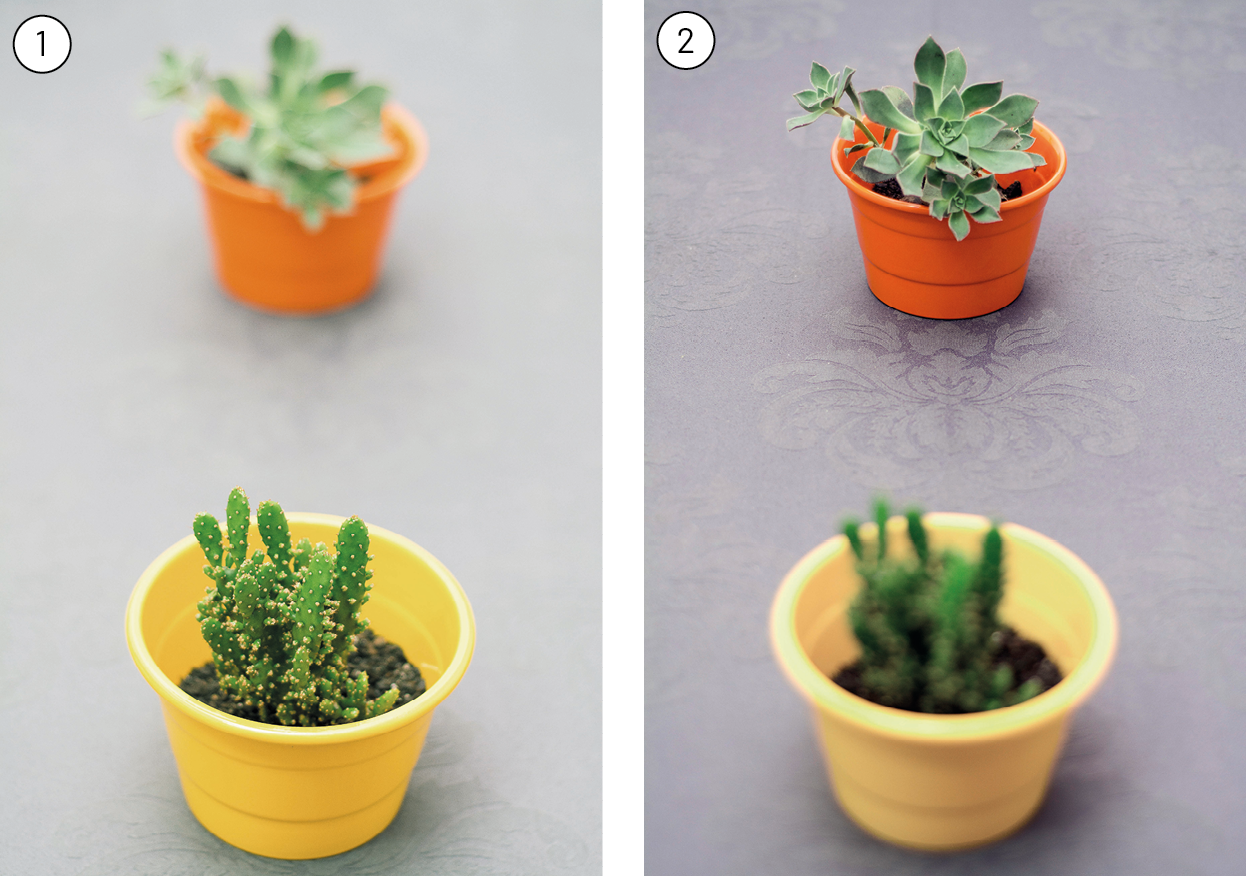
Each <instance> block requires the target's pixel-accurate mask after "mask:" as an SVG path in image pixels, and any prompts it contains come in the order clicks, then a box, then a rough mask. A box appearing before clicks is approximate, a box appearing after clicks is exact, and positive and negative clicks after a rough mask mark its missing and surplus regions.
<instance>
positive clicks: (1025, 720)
mask: <svg viewBox="0 0 1246 876" xmlns="http://www.w3.org/2000/svg"><path fill="white" fill-rule="evenodd" d="M922 519H923V520H924V521H925V523H926V525H927V526H928V527H929V528H931V529H965V530H971V531H976V532H985V531H986V529H987V528H988V527H989V526H990V521H989V520H987V518H985V517H983V516H981V515H978V514H961V513H953V512H933V513H929V514H926V515H924V516H923V518H922ZM862 529H863V531H864V530H865V527H864V526H863V527H862ZM1000 532H1001V534H1002V535H1003V536H1004V537H1005V538H1006V539H1007V540H1011V541H1017V542H1024V543H1027V544H1029V545H1031V546H1032V547H1036V548H1038V549H1039V550H1041V551H1043V552H1044V553H1046V554H1048V555H1049V556H1052V557H1054V558H1055V559H1056V560H1058V561H1059V562H1060V563H1061V564H1062V565H1063V566H1065V568H1067V569H1068V570H1069V571H1070V572H1072V573H1073V575H1074V576H1075V577H1076V578H1077V579H1078V581H1079V582H1080V583H1081V585H1082V587H1083V590H1084V592H1085V593H1086V595H1087V597H1088V598H1089V600H1090V603H1091V611H1092V613H1093V616H1094V633H1093V635H1092V638H1091V643H1090V648H1089V649H1088V652H1087V654H1086V656H1085V657H1083V658H1082V660H1081V662H1080V663H1078V664H1077V666H1075V667H1074V668H1073V671H1072V672H1069V673H1068V674H1066V675H1065V677H1064V679H1063V680H1062V681H1061V682H1060V683H1059V684H1057V685H1056V686H1055V687H1053V688H1051V689H1050V690H1048V691H1044V692H1043V693H1041V694H1039V695H1038V696H1036V697H1034V698H1033V699H1030V700H1026V701H1025V702H1024V703H1019V704H1018V705H1015V706H1008V707H1005V708H1001V709H994V710H992V711H989V712H971V713H968V714H960V715H932V714H928V713H924V712H910V711H906V710H904V709H894V708H891V707H889V706H880V705H878V704H877V703H873V702H870V701H869V700H866V699H864V698H862V697H859V696H856V695H855V694H851V693H849V692H848V691H846V690H844V689H843V688H842V687H840V686H839V685H837V684H835V683H834V682H833V681H831V680H830V678H828V677H827V676H825V675H823V674H822V672H821V671H820V670H819V669H818V667H817V666H815V665H814V663H813V661H812V660H810V659H809V656H808V655H807V654H806V653H805V649H804V648H803V647H802V646H801V644H800V642H799V640H798V638H797V635H796V620H795V608H796V603H797V601H798V600H799V598H800V595H801V593H802V592H803V590H804V587H805V585H806V584H807V583H808V581H809V578H810V576H811V575H812V574H813V573H814V572H815V571H817V570H818V569H819V568H821V567H822V566H823V565H824V564H825V563H826V562H827V561H828V560H830V559H831V558H832V557H834V556H837V555H838V554H839V553H840V552H842V551H845V550H849V549H850V548H849V545H848V540H847V538H845V537H844V536H843V535H837V536H834V537H833V538H830V539H827V540H826V541H824V542H823V543H822V544H820V545H818V546H817V547H816V548H814V549H813V550H811V551H810V552H809V553H807V554H805V556H804V557H802V558H801V559H800V561H799V562H798V563H796V565H795V566H793V567H792V569H791V571H789V572H788V573H787V575H786V576H785V577H784V578H783V582H782V583H781V584H780V585H779V590H778V593H777V594H776V595H775V599H774V603H773V604H772V607H771V611H770V641H771V645H772V647H773V649H774V652H775V656H776V658H777V659H778V662H779V665H780V666H781V667H782V669H783V672H784V674H785V675H786V676H787V678H788V680H789V681H790V682H791V683H792V685H793V686H795V687H796V689H797V690H799V691H800V693H801V694H802V695H803V696H804V697H805V698H806V699H807V700H809V701H810V703H811V705H813V706H814V707H815V708H817V709H820V710H824V711H828V712H834V713H835V714H836V715H837V717H839V718H841V719H843V720H846V721H849V722H851V723H853V724H855V725H857V726H858V727H860V728H863V729H867V730H869V731H871V732H874V733H878V734H881V735H884V736H890V737H893V738H900V739H914V738H922V739H925V740H929V741H931V742H934V743H946V744H956V743H963V742H969V741H975V740H981V739H987V738H989V739H998V738H1002V737H1006V736H1012V735H1014V734H1018V733H1022V732H1025V731H1026V730H1027V729H1028V728H1030V727H1032V726H1033V725H1035V724H1038V723H1042V722H1044V721H1048V720H1052V719H1055V718H1058V717H1060V716H1061V715H1062V714H1065V713H1067V712H1069V711H1071V710H1072V709H1074V708H1076V707H1077V706H1078V705H1079V704H1080V703H1081V702H1082V701H1083V700H1085V699H1086V698H1087V697H1089V696H1090V694H1091V693H1093V692H1094V690H1095V688H1096V687H1098V685H1099V683H1100V682H1101V681H1102V680H1103V677H1104V676H1105V675H1106V674H1107V671H1108V667H1109V666H1110V665H1111V663H1112V658H1113V656H1114V654H1115V652H1116V646H1117V640H1118V637H1119V630H1118V622H1117V616H1116V608H1115V606H1114V605H1113V604H1112V598H1111V596H1110V595H1109V594H1108V591H1107V588H1106V587H1104V586H1103V582H1102V581H1101V580H1099V577H1098V576H1097V575H1096V574H1095V573H1094V572H1093V571H1092V570H1091V569H1090V567H1089V566H1087V565H1086V563H1085V562H1083V561H1082V560H1081V559H1080V558H1079V557H1078V556H1077V555H1076V554H1074V553H1073V552H1072V551H1070V550H1069V549H1068V548H1066V547H1064V546H1063V545H1061V544H1060V543H1059V542H1057V541H1055V540H1053V539H1051V538H1048V537H1047V536H1045V535H1042V534H1041V533H1038V532H1035V531H1034V530H1032V529H1029V528H1027V527H1025V526H1020V525H1018V524H1016V523H1006V524H1003V525H1002V526H1000Z"/></svg>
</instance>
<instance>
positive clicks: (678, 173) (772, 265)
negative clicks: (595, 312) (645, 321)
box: [645, 133, 828, 325]
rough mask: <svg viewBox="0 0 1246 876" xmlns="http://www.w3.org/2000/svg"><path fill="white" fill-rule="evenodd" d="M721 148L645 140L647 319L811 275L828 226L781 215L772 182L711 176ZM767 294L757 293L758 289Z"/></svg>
mask: <svg viewBox="0 0 1246 876" xmlns="http://www.w3.org/2000/svg"><path fill="white" fill-rule="evenodd" d="M722 157H723V149H722V148H721V147H718V146H703V145H699V144H695V143H693V142H692V141H691V140H690V139H689V138H688V137H687V136H686V135H684V134H682V133H666V134H656V135H652V136H650V137H648V138H647V145H646V154H645V162H646V181H645V288H646V292H647V294H646V302H647V310H648V316H649V319H650V320H651V321H652V322H653V323H656V324H658V325H669V324H672V323H674V322H677V321H678V320H679V318H680V317H679V313H680V311H695V310H713V309H715V308H719V307H726V306H729V305H731V304H735V303H737V302H739V301H741V300H743V299H744V298H745V297H747V296H748V295H750V294H751V293H752V292H753V291H755V290H757V288H758V287H759V285H761V284H763V283H774V284H779V285H788V284H792V283H799V282H801V281H802V280H804V279H805V278H807V277H808V276H810V275H811V273H812V272H814V271H816V270H817V268H818V264H819V259H818V258H817V256H816V252H817V244H818V242H819V241H820V240H821V239H822V238H825V237H826V235H827V233H828V231H827V226H826V220H825V219H823V218H822V216H820V215H818V214H816V213H804V212H799V211H796V210H792V209H790V208H788V207H784V206H780V205H778V204H777V203H775V202H776V201H777V198H775V197H772V196H768V193H767V189H768V187H769V184H770V182H771V176H770V175H769V174H767V173H766V172H764V171H762V170H759V169H753V170H749V171H744V172H742V173H736V174H735V175H731V174H730V172H728V173H727V174H723V173H719V172H718V163H719V161H720V160H721V159H722ZM762 288H764V286H763V287H762Z"/></svg>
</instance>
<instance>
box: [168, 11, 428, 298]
mask: <svg viewBox="0 0 1246 876" xmlns="http://www.w3.org/2000/svg"><path fill="white" fill-rule="evenodd" d="M271 54H272V73H271V74H270V76H269V77H268V83H269V87H268V88H267V89H266V90H260V89H258V88H256V87H254V86H251V85H249V84H248V81H247V80H245V79H242V78H231V77H221V78H218V79H214V80H213V79H209V78H208V77H207V76H206V75H205V73H204V69H203V67H204V64H203V60H202V58H194V59H191V60H190V61H185V60H183V59H181V58H179V57H178V56H177V55H176V54H174V53H173V52H171V51H167V52H165V53H164V54H163V55H162V65H161V68H160V70H159V71H158V72H157V74H156V75H154V76H153V77H152V78H151V79H150V80H149V86H150V88H151V91H152V96H153V98H154V99H155V105H156V106H157V107H161V106H163V105H165V104H167V103H169V102H172V101H181V102H185V103H188V104H190V105H191V107H192V108H193V109H194V110H195V111H196V112H195V113H194V115H195V118H193V119H188V120H184V121H183V122H181V123H180V124H179V125H178V127H177V130H176V133H175V135H174V148H175V150H176V153H177V156H178V159H179V160H180V161H181V163H182V165H183V166H184V167H185V168H186V170H187V172H188V173H189V174H190V175H191V176H192V177H194V179H195V180H196V181H197V182H198V183H199V185H200V187H201V189H202V192H203V199H204V208H205V213H206V220H207V226H208V232H209V236H210V238H211V243H212V254H213V260H214V262H215V267H216V273H217V276H218V278H219V280H220V282H221V285H222V286H223V287H224V288H225V289H226V291H228V292H229V293H230V294H231V295H232V296H233V297H235V298H236V299H238V300H240V301H242V302H244V303H246V304H249V305H251V306H253V307H257V308H260V309H263V310H268V311H274V312H279V313H296V314H297V313H301V314H317V313H325V312H329V311H333V310H338V309H341V308H344V307H349V306H351V305H353V304H356V303H358V302H359V301H361V300H362V299H363V298H365V297H366V296H367V295H368V293H369V292H370V291H371V289H372V287H373V286H374V284H375V282H376V278H377V275H378V273H379V271H380V267H381V263H382V256H383V253H384V248H385V241H386V237H387V235H388V230H389V225H390V221H391V217H392V215H393V209H394V203H395V199H396V197H397V195H398V192H399V191H400V190H401V189H402V187H403V186H405V185H406V184H407V183H408V182H410V181H411V180H412V179H413V178H414V177H415V175H416V174H417V173H419V171H420V169H421V168H422V167H423V166H424V162H425V161H426V159H427V157H428V138H427V135H426V134H425V132H424V129H423V128H422V127H421V125H420V123H419V122H418V121H417V120H416V119H415V117H414V116H412V115H411V114H410V113H409V112H407V111H406V110H404V109H402V108H401V107H399V106H397V105H395V104H393V103H389V104H386V103H385V101H386V98H387V95H388V92H387V90H386V89H385V88H383V87H381V86H379V85H375V84H372V85H362V86H361V85H359V84H358V83H356V82H355V80H354V73H353V72H352V71H348V70H343V71H331V72H328V73H320V72H315V71H314V69H313V68H314V63H315V60H316V47H315V44H314V43H313V42H312V41H311V40H307V39H300V38H297V37H295V36H294V35H293V34H291V33H290V32H289V31H288V30H287V29H285V28H281V29H280V30H279V31H278V32H277V34H276V36H274V38H273V40H272V45H271Z"/></svg>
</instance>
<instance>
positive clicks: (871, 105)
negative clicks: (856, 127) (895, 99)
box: [861, 88, 922, 134]
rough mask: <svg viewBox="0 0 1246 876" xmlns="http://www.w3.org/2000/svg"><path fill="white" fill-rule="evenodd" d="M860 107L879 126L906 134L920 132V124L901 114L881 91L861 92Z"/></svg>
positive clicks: (875, 89)
mask: <svg viewBox="0 0 1246 876" xmlns="http://www.w3.org/2000/svg"><path fill="white" fill-rule="evenodd" d="M861 105H862V106H863V107H864V108H865V114H866V115H867V116H869V117H870V118H871V119H873V120H874V121H876V122H878V123H879V124H882V125H886V126H887V127H889V128H895V129H896V130H897V131H903V132H904V133H906V134H920V133H921V131H922V126H921V123H919V122H918V121H917V120H916V119H912V118H909V117H908V116H907V115H905V114H904V113H903V112H901V111H900V109H899V108H898V107H896V105H895V104H893V103H892V102H891V98H890V97H889V96H888V95H887V93H886V92H885V91H883V90H882V89H878V88H874V89H871V90H869V91H863V92H861Z"/></svg>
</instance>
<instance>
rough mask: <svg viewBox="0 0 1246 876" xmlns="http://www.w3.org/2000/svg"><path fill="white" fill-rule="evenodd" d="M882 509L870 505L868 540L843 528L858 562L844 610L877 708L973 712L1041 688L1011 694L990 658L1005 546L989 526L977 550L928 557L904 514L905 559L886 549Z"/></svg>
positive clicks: (996, 643) (855, 528) (911, 514)
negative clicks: (856, 584)
mask: <svg viewBox="0 0 1246 876" xmlns="http://www.w3.org/2000/svg"><path fill="white" fill-rule="evenodd" d="M888 516H889V511H888V508H887V503H886V502H884V501H882V500H879V501H878V502H877V503H876V504H875V507H874V518H875V522H876V524H877V527H878V528H877V535H876V537H875V540H874V543H873V544H872V545H867V544H866V543H865V542H863V540H862V538H861V533H860V530H859V523H858V522H857V521H855V520H849V521H847V522H846V523H845V524H844V535H845V536H847V538H848V543H849V544H850V545H851V547H852V551H853V553H854V554H855V555H856V558H857V571H858V573H859V574H860V576H861V589H860V591H859V592H858V593H857V596H856V597H855V599H854V600H853V602H852V604H851V606H850V607H849V611H848V619H849V623H850V624H851V626H852V631H853V634H854V635H855V636H856V638H857V641H858V642H859V643H860V644H861V659H860V662H859V664H857V666H858V668H859V670H860V678H861V684H862V687H863V688H864V689H865V690H866V691H868V693H869V698H870V699H872V700H873V701H874V702H877V703H881V704H882V705H886V706H892V707H893V708H899V709H910V710H913V711H920V712H979V711H987V710H990V709H997V708H1000V707H1002V706H1010V705H1014V704H1016V703H1020V702H1023V701H1024V700H1027V699H1030V698H1031V697H1033V696H1035V695H1036V694H1038V693H1040V692H1041V690H1042V683H1041V682H1039V681H1037V680H1035V679H1033V678H1031V679H1028V680H1026V681H1025V682H1024V683H1022V684H1021V685H1019V686H1016V687H1015V689H1014V684H1015V679H1014V677H1013V671H1012V668H1011V666H1009V665H1008V664H1007V663H1003V662H998V663H997V661H996V657H997V655H998V653H999V649H1000V642H1001V639H1002V633H1003V629H1004V627H1003V625H1002V624H1001V623H1000V620H999V617H998V613H997V609H998V607H999V601H1000V597H1001V596H1002V595H1003V586H1004V581H1003V577H1004V572H1003V562H1004V543H1003V539H1002V538H1001V537H1000V533H999V528H998V527H997V526H994V525H992V526H991V528H990V529H989V530H988V531H987V533H986V534H985V535H984V536H983V539H982V554H981V557H980V558H979V559H978V560H977V561H976V562H974V561H971V560H969V559H967V558H966V557H964V556H963V555H961V554H960V553H958V552H956V551H954V550H944V551H942V552H935V551H932V550H931V549H930V540H929V538H928V536H927V533H926V528H925V526H924V525H923V523H922V515H921V512H920V511H918V510H916V509H910V510H909V511H908V512H907V513H906V515H905V516H906V517H907V521H908V538H909V543H910V545H911V546H912V552H911V555H908V556H901V555H900V552H898V551H892V552H889V550H888V548H889V545H888V538H887V526H886V524H887V519H888Z"/></svg>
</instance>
